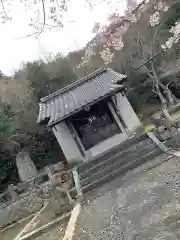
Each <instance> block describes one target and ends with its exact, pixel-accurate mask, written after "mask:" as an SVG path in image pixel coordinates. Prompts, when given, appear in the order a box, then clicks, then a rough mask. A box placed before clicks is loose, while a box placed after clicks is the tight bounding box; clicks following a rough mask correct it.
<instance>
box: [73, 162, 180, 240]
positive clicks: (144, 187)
mask: <svg viewBox="0 0 180 240" xmlns="http://www.w3.org/2000/svg"><path fill="white" fill-rule="evenodd" d="M159 159H160V158H159ZM157 160H158V159H156V160H154V161H157ZM161 161H162V160H161ZM152 163H153V161H152ZM140 170H142V167H141V169H140ZM179 179H180V163H179V160H178V158H171V159H170V160H169V161H167V162H164V163H162V164H160V165H158V166H156V167H155V168H151V169H150V170H147V171H139V170H138V169H136V170H134V171H133V172H129V173H127V174H126V175H125V176H124V177H123V178H120V177H119V178H116V179H115V180H114V181H111V182H110V183H108V184H106V185H104V186H103V187H101V188H98V189H96V190H95V191H93V192H92V193H91V194H89V195H88V198H89V200H88V203H87V204H85V205H84V206H83V210H82V212H81V214H80V216H79V218H78V221H77V225H76V229H75V235H74V237H73V240H81V239H82V240H86V239H96V240H101V239H102V240H106V239H108V240H111V239H120V240H121V239H125V240H126V239H127V240H135V239H139V240H140V239H144V240H145V239H153V240H157V239H163V240H168V239H179V238H180V213H179V212H180V204H179V196H180V180H179Z"/></svg>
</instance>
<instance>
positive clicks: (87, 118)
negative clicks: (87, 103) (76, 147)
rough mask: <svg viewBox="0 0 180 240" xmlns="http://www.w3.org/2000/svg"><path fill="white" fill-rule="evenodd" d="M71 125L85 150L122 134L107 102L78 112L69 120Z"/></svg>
mask: <svg viewBox="0 0 180 240" xmlns="http://www.w3.org/2000/svg"><path fill="white" fill-rule="evenodd" d="M71 123H72V125H73V127H74V129H75V130H76V132H77V134H78V136H79V138H80V140H81V142H82V144H83V147H84V149H85V150H88V149H90V148H92V147H94V146H95V145H97V144H99V143H100V142H103V141H104V140H106V139H108V138H111V137H112V136H114V135H116V134H120V133H122V129H121V127H120V126H119V125H118V124H117V121H116V119H115V118H114V116H113V114H112V112H111V111H110V109H109V107H108V103H107V101H105V102H100V103H96V104H94V105H93V106H91V107H88V108H87V109H85V110H83V111H81V112H79V113H78V114H76V115H75V116H73V117H72V118H71Z"/></svg>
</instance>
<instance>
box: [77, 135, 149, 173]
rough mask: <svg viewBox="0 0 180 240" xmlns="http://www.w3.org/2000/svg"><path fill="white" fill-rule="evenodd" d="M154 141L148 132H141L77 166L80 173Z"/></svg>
mask: <svg viewBox="0 0 180 240" xmlns="http://www.w3.org/2000/svg"><path fill="white" fill-rule="evenodd" d="M151 142H152V141H151V140H150V139H149V138H148V137H147V135H146V134H144V133H143V134H141V135H139V136H135V137H133V138H131V139H128V140H127V141H125V142H124V143H121V144H120V145H118V146H116V147H114V148H112V149H111V150H110V151H109V150H108V151H107V152H104V153H103V154H102V155H99V156H98V157H96V158H95V159H94V160H92V161H87V162H83V163H81V164H80V165H79V166H77V169H78V172H79V174H81V173H84V172H86V171H87V170H88V169H90V168H92V167H93V166H94V164H96V165H97V164H99V163H101V162H102V161H106V160H107V159H108V158H111V157H112V156H113V155H115V154H118V153H120V152H122V153H121V154H122V155H125V154H127V153H128V152H133V151H136V150H137V149H138V148H141V147H142V146H144V145H148V144H150V143H151Z"/></svg>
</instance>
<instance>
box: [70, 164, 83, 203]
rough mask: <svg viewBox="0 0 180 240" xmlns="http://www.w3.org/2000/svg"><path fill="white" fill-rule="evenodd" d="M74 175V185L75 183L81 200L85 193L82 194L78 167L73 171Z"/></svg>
mask: <svg viewBox="0 0 180 240" xmlns="http://www.w3.org/2000/svg"><path fill="white" fill-rule="evenodd" d="M72 173H73V178H74V183H75V187H76V191H77V194H78V197H80V198H81V197H82V196H83V192H82V188H81V183H80V179H79V174H78V171H77V168H76V167H75V168H73V169H72Z"/></svg>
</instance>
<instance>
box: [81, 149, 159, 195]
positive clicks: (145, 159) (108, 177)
mask: <svg viewBox="0 0 180 240" xmlns="http://www.w3.org/2000/svg"><path fill="white" fill-rule="evenodd" d="M161 153H162V151H161V150H160V149H159V148H156V149H154V150H153V151H151V152H149V153H147V154H146V155H144V156H142V157H141V158H139V159H135V160H133V161H131V162H128V163H127V164H124V165H123V166H121V167H120V168H117V169H115V170H114V171H112V172H110V173H109V174H106V175H104V176H102V177H100V178H99V177H98V178H96V179H94V181H92V182H89V184H86V185H85V186H82V191H83V193H85V192H88V191H90V190H92V189H94V188H97V187H99V186H101V185H102V184H104V183H107V182H108V181H110V180H112V179H113V178H115V177H117V176H121V175H123V174H124V173H126V172H128V171H129V170H132V169H134V168H136V167H138V166H139V165H141V164H143V163H146V162H148V161H150V160H151V159H153V158H155V157H156V156H158V155H160V154H161Z"/></svg>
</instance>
